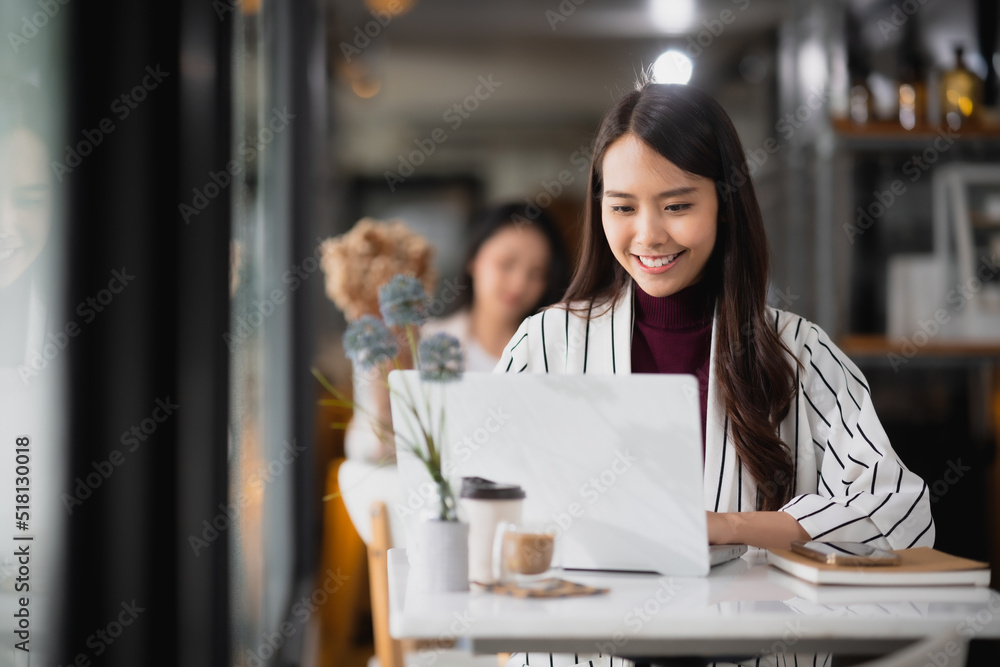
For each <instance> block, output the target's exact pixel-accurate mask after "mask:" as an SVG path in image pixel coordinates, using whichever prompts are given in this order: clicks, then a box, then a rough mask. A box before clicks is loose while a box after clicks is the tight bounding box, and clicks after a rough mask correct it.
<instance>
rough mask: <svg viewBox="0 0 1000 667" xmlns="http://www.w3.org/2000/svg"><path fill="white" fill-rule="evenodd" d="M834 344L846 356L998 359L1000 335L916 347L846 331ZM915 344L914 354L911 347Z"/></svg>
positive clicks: (928, 343) (931, 342)
mask: <svg viewBox="0 0 1000 667" xmlns="http://www.w3.org/2000/svg"><path fill="white" fill-rule="evenodd" d="M837 346H838V347H839V348H840V349H841V350H843V351H844V353H845V354H847V355H848V356H850V357H883V356H886V355H888V354H898V355H899V356H901V357H904V358H909V357H913V356H918V357H938V358H947V357H951V358H954V357H966V358H977V359H982V358H983V357H987V358H990V357H995V358H997V359H1000V338H998V339H997V340H996V341H993V342H990V341H981V340H980V341H976V340H970V341H963V340H940V341H937V340H930V341H928V342H927V343H926V344H925V345H922V346H916V345H914V344H913V343H912V342H910V341H907V340H904V339H892V338H889V337H887V336H882V335H878V334H848V335H846V336H843V337H841V338H840V340H839V341H837ZM914 347H916V353H915V354H914V353H913V348H914Z"/></svg>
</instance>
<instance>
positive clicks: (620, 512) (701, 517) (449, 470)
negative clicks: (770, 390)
mask: <svg viewBox="0 0 1000 667" xmlns="http://www.w3.org/2000/svg"><path fill="white" fill-rule="evenodd" d="M418 382H419V379H418V376H417V372H416V371H393V372H392V373H391V374H390V376H389V384H390V387H392V388H393V392H392V399H391V401H392V403H391V406H392V417H393V426H394V428H395V429H396V433H397V461H398V467H399V474H400V478H401V481H402V483H403V485H404V488H403V493H404V497H407V498H413V497H420V496H421V495H422V490H425V489H426V488H427V486H428V482H429V481H430V477H429V475H428V474H427V472H426V470H425V469H424V467H423V464H422V463H421V462H420V461H419V460H418V459H417V458H416V457H415V456H413V455H412V454H409V453H407V451H406V446H405V444H404V443H405V441H407V440H409V441H410V442H414V441H415V440H414V439H413V434H414V433H415V430H414V429H415V428H416V424H415V422H414V421H413V417H412V415H411V414H410V412H409V411H407V410H405V409H404V406H403V405H402V404H401V402H400V401H401V399H400V396H405V395H406V391H405V386H407V385H408V386H409V388H410V395H411V396H424V397H426V398H427V400H428V402H429V405H430V410H429V412H428V413H425V415H426V414H429V415H433V416H434V420H435V423H436V422H437V419H438V416H439V415H440V414H441V407H442V402H443V404H444V407H445V421H444V432H443V437H442V438H441V441H442V442H443V445H444V446H443V461H444V467H445V473H446V475H447V476H448V477H449V478H450V479H451V480H453V484H454V488H455V489H458V488H460V487H461V483H460V480H461V478H462V477H467V476H469V477H473V476H474V477H483V478H486V479H490V480H492V481H495V482H502V483H515V484H519V485H521V486H522V487H523V488H524V489H525V492H526V498H525V501H524V506H523V512H522V513H523V518H524V519H525V520H530V521H547V522H552V523H553V524H555V525H556V527H557V530H558V533H559V538H558V539H559V540H560V542H561V552H562V565H563V567H565V568H566V569H583V570H616V571H642V572H656V573H659V574H663V575H675V576H700V575H705V574H707V573H708V572H709V569H710V567H711V565H714V564H717V563H721V562H724V561H727V560H730V559H733V558H737V557H739V556H740V555H741V554H742V553H744V552H745V551H746V546H745V545H722V546H717V547H712V548H710V547H709V545H708V533H707V527H706V517H705V505H704V502H705V501H704V494H703V473H702V470H703V468H702V444H701V419H700V411H699V404H698V381H697V379H696V378H695V377H694V376H693V375H663V374H648V375H647V374H636V375H611V376H609V375H541V374H527V373H525V374H518V375H500V374H491V373H466V374H465V375H464V376H463V378H462V379H461V380H460V381H458V382H453V383H446V384H436V383H423V384H422V389H423V393H421V386H418ZM404 383H405V385H404ZM418 400H421V399H419V398H418ZM425 418H426V417H425ZM414 515H415V513H414V514H411V515H410V516H409V517H408V518H406V519H405V520H404V525H406V526H407V532H408V533H409V532H410V526H412V523H410V522H411V521H412V520H413V516H414ZM408 543H410V542H409V541H408Z"/></svg>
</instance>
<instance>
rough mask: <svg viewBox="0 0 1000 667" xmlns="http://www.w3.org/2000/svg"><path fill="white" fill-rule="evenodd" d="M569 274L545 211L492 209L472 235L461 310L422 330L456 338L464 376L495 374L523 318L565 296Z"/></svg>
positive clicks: (524, 207) (522, 207)
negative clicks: (483, 372) (494, 369)
mask: <svg viewBox="0 0 1000 667" xmlns="http://www.w3.org/2000/svg"><path fill="white" fill-rule="evenodd" d="M532 214H534V215H532ZM565 273H566V251H565V249H564V246H563V242H562V238H561V236H560V234H559V230H558V229H557V228H556V226H555V223H554V222H553V221H552V219H551V218H550V217H549V216H548V215H547V214H546V213H545V211H540V210H539V209H536V208H534V207H529V206H527V205H525V204H514V203H512V204H504V205H502V206H498V207H495V208H493V209H490V210H489V211H487V212H486V214H485V215H484V216H483V217H482V218H481V219H480V220H479V223H478V224H477V226H476V228H475V229H474V230H473V236H472V242H471V243H470V244H469V249H468V251H467V255H466V260H465V264H464V266H463V274H462V276H461V278H460V279H459V282H458V286H459V289H460V290H461V292H460V293H459V296H458V299H457V302H458V308H457V309H456V310H455V312H454V313H453V314H452V315H450V316H448V317H445V318H442V319H440V320H435V321H432V322H428V323H427V324H426V325H424V327H423V335H425V336H429V335H432V334H435V333H438V332H442V331H443V332H445V333H448V334H451V335H452V336H455V337H456V338H458V339H459V341H461V343H462V348H463V350H464V351H465V362H466V363H465V366H466V370H469V371H485V372H488V371H491V370H493V368H494V367H495V366H496V364H497V361H498V360H499V359H500V354H501V353H502V352H503V349H504V346H505V345H506V344H507V341H509V340H510V338H511V336H513V335H514V332H515V331H517V327H518V325H519V324H520V323H521V321H522V320H523V319H524V317H525V316H527V315H530V314H532V313H535V312H537V311H538V309H539V308H541V307H542V306H547V305H550V304H552V303H555V302H556V300H558V298H559V296H561V295H562V293H563V290H564V289H565V287H566V285H565Z"/></svg>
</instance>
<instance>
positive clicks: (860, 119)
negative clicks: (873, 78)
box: [847, 12, 875, 125]
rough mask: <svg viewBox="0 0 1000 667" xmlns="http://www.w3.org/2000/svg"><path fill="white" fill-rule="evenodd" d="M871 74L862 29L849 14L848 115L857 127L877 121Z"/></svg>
mask: <svg viewBox="0 0 1000 667" xmlns="http://www.w3.org/2000/svg"><path fill="white" fill-rule="evenodd" d="M870 72H871V70H870V67H869V66H868V59H867V57H866V53H865V48H864V44H863V42H862V39H861V31H860V27H859V25H858V22H857V19H856V18H855V17H854V15H853V14H851V13H850V12H849V13H848V26H847V75H848V77H849V83H848V96H847V100H848V107H847V113H848V116H849V117H850V119H851V122H852V123H853V124H855V125H866V124H868V123H869V122H871V121H873V120H875V116H874V109H875V99H874V97H873V96H872V91H871V89H870V88H869V87H868V75H869V74H870Z"/></svg>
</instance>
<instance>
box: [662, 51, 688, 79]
mask: <svg viewBox="0 0 1000 667" xmlns="http://www.w3.org/2000/svg"><path fill="white" fill-rule="evenodd" d="M693 69H694V64H693V63H692V62H691V59H690V58H688V57H687V55H686V54H685V53H684V52H682V51H677V50H676V49H670V50H669V51H665V52H663V53H662V54H660V57H659V58H657V59H656V62H654V63H653V81H654V82H656V83H687V82H688V81H690V80H691V71H692V70H693Z"/></svg>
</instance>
